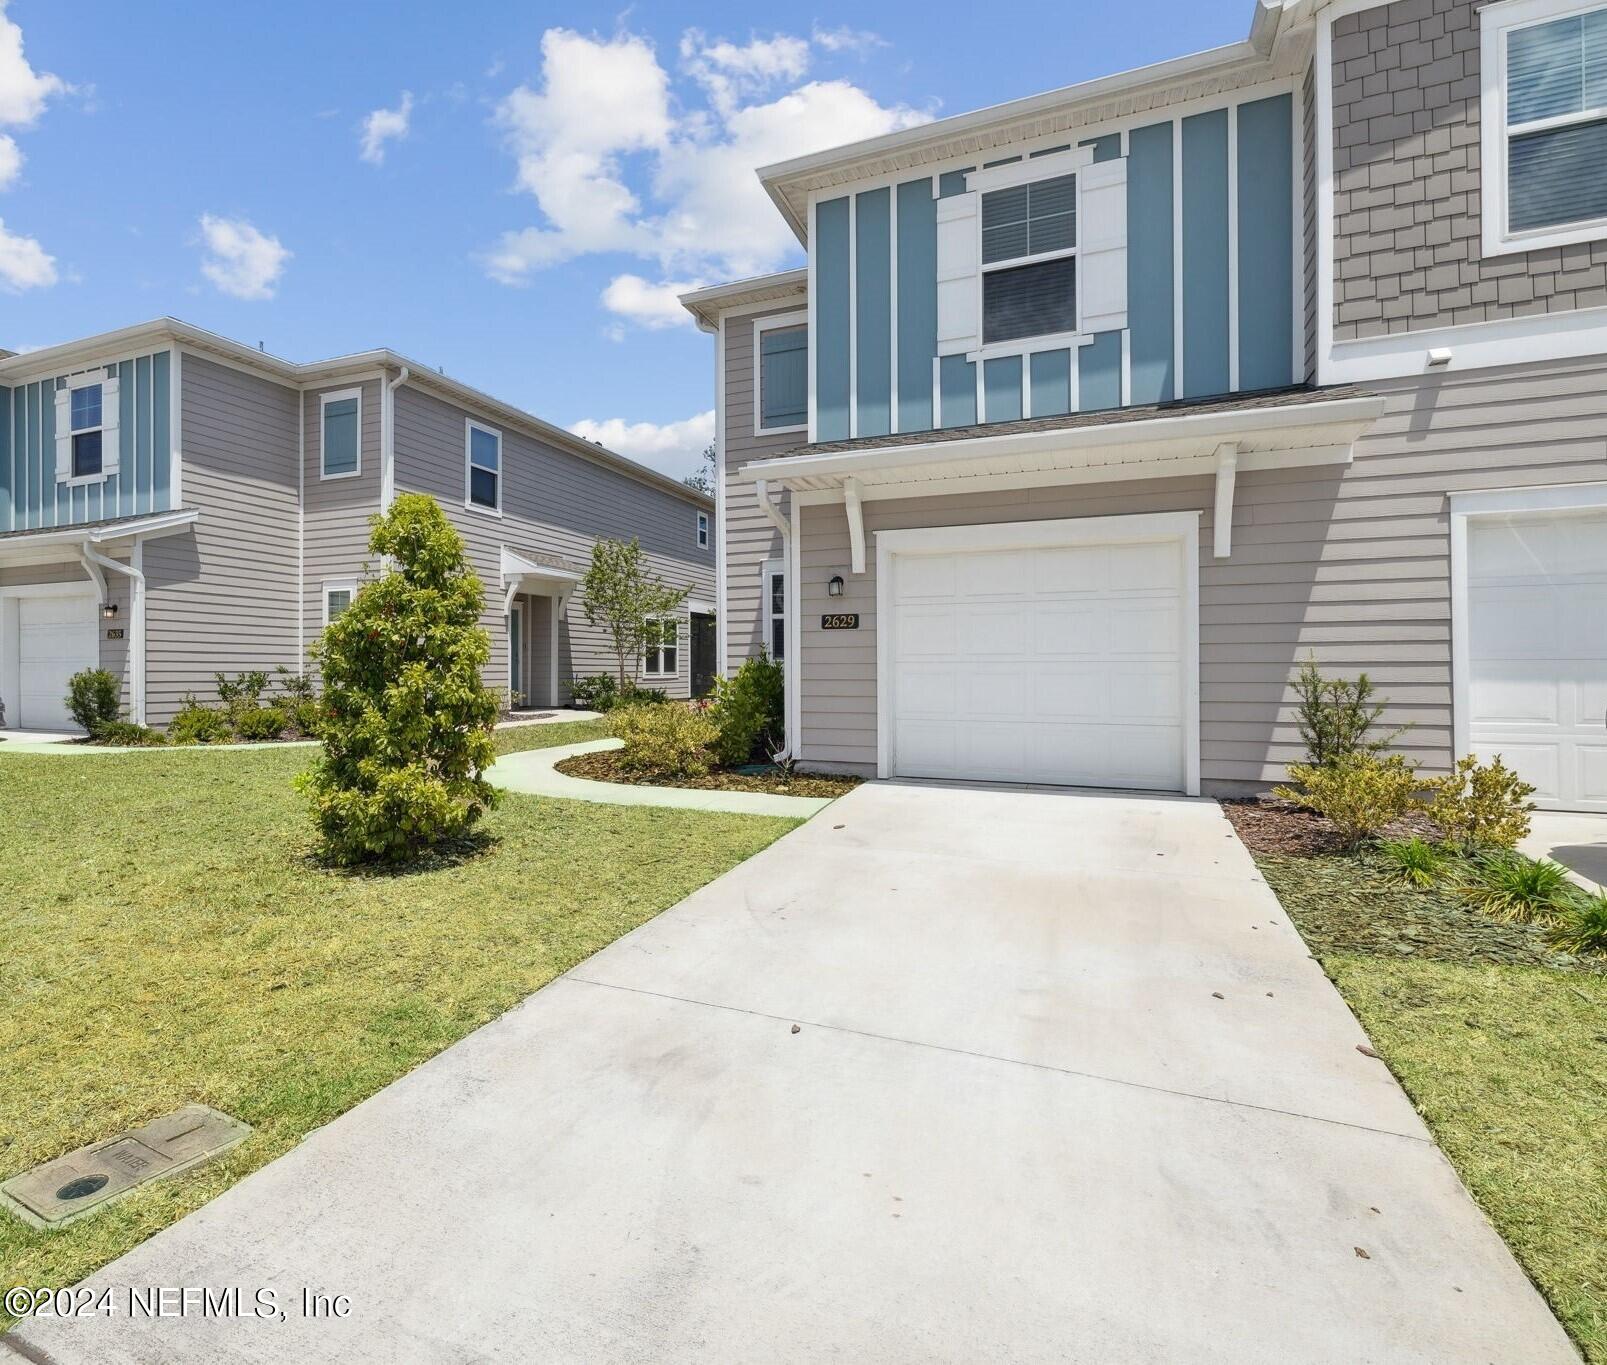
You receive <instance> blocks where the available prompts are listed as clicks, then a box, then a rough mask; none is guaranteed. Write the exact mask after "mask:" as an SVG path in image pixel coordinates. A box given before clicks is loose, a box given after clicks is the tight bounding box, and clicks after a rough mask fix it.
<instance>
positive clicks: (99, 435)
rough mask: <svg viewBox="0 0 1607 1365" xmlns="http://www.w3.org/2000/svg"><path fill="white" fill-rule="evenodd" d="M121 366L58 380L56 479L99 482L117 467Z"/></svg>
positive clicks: (75, 482) (69, 482) (111, 473)
mask: <svg viewBox="0 0 1607 1365" xmlns="http://www.w3.org/2000/svg"><path fill="white" fill-rule="evenodd" d="M118 385H119V379H118V367H117V366H116V365H108V366H106V367H105V368H104V369H98V370H90V371H88V372H86V373H84V374H78V375H72V376H69V377H67V378H64V379H58V380H56V381H55V410H54V413H53V414H52V415H53V416H54V418H55V423H56V432H55V444H56V482H57V483H65V484H69V485H85V484H96V483H100V482H102V481H104V480H105V479H109V478H110V477H111V476H112V475H114V474H116V473H117V471H118V460H117V455H118V450H117V444H118V441H117V438H118V425H119V421H118V419H119V405H120V404H121V402H122V399H121V397H120V396H119V391H118Z"/></svg>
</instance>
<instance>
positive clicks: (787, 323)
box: [753, 313, 809, 432]
mask: <svg viewBox="0 0 1607 1365" xmlns="http://www.w3.org/2000/svg"><path fill="white" fill-rule="evenodd" d="M808 323H809V315H808V314H807V313H784V314H782V315H780V316H779V317H770V318H760V319H759V320H758V321H757V322H755V323H754V324H753V372H754V376H755V380H756V382H755V384H754V390H753V428H754V430H755V431H758V432H773V431H806V430H808V427H809V325H808Z"/></svg>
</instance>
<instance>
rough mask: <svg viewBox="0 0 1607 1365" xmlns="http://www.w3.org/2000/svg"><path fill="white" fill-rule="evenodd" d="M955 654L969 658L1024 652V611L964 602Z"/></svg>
mask: <svg viewBox="0 0 1607 1365" xmlns="http://www.w3.org/2000/svg"><path fill="white" fill-rule="evenodd" d="M958 652H959V653H960V654H961V655H962V656H963V657H965V658H969V659H975V658H988V657H992V656H997V655H1000V654H1025V653H1027V652H1028V635H1027V612H1026V609H1025V608H1023V607H1021V606H1019V605H1016V604H1011V605H1005V604H1002V603H994V602H968V603H967V604H966V605H965V606H964V607H962V608H961V609H960V629H959V640H958Z"/></svg>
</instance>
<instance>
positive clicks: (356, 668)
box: [298, 493, 500, 864]
mask: <svg viewBox="0 0 1607 1365" xmlns="http://www.w3.org/2000/svg"><path fill="white" fill-rule="evenodd" d="M373 527H374V530H373V535H372V537H371V538H370V540H369V549H370V550H371V551H372V552H373V553H374V554H375V555H384V556H387V557H388V559H389V562H390V566H391V567H390V568H389V569H388V571H387V572H386V573H385V574H383V575H382V576H381V577H379V578H377V579H373V580H371V581H369V582H367V583H365V584H364V585H363V587H362V590H361V591H360V592H359V593H358V594H357V597H356V599H355V600H354V601H353V602H352V604H351V606H350V607H348V608H347V609H346V610H345V611H344V612H342V613H341V614H340V615H339V616H338V617H336V618H335V620H333V621H332V622H330V624H329V625H328V627H326V628H325V630H324V633H323V637H322V638H321V639H320V641H319V642H318V644H317V645H315V646H314V647H313V652H314V655H315V657H316V658H317V659H318V660H319V663H320V666H321V670H322V673H323V683H324V707H323V715H322V720H321V727H320V738H321V739H322V740H323V742H324V747H323V752H322V756H321V757H320V758H319V759H318V760H317V761H316V763H315V764H314V765H313V768H312V770H311V771H310V772H308V773H307V774H306V775H305V776H304V777H302V778H300V779H298V785H299V787H300V788H301V790H302V791H303V792H305V793H306V794H307V795H308V796H309V797H310V798H311V800H312V805H313V816H314V818H315V819H316V821H317V823H318V828H319V832H320V833H321V834H322V836H323V842H324V848H325V851H326V852H327V854H328V855H329V856H330V857H331V858H332V859H333V860H334V861H336V862H340V863H348V864H350V863H362V862H403V861H406V860H408V859H410V858H413V857H416V856H417V855H418V854H419V853H421V852H422V851H424V850H425V849H427V848H429V847H431V846H432V845H435V844H439V843H441V842H442V841H444V840H447V839H451V838H454V837H457V836H460V835H462V834H463V833H464V832H466V831H467V830H468V829H469V828H470V826H472V825H473V824H474V823H475V822H476V821H478V820H479V819H480V817H481V816H482V815H484V814H485V812H486V811H487V810H488V809H489V808H490V806H491V805H492V803H493V801H494V799H495V792H494V790H493V789H492V787H491V784H490V783H489V782H487V781H486V779H485V770H486V769H487V768H488V767H490V766H491V762H492V759H493V757H494V751H493V749H492V745H491V732H492V727H493V726H494V725H495V724H496V719H497V715H498V713H499V710H500V708H499V707H498V704H497V696H496V694H495V693H494V692H492V691H491V689H490V688H488V687H485V686H483V685H482V684H481V681H480V670H481V668H482V667H484V665H485V663H486V661H487V660H488V659H489V658H490V657H491V640H490V637H489V636H487V634H486V632H485V631H484V630H483V629H482V628H481V626H480V624H479V622H480V611H481V608H482V606H483V605H484V596H483V593H482V591H481V587H480V580H479V577H478V576H477V575H476V574H475V572H474V570H473V569H472V568H470V566H469V563H468V560H467V559H466V558H465V556H464V551H463V540H462V538H461V537H460V536H459V535H458V533H457V532H456V531H455V530H454V529H453V528H452V525H451V523H450V522H448V521H447V519H446V516H445V514H444V513H443V512H442V511H441V509H440V507H439V506H437V504H436V502H435V499H433V498H431V497H428V496H426V495H424V494H422V493H405V494H403V495H401V496H400V497H398V498H397V499H396V501H395V502H394V503H393V504H392V505H391V509H390V511H389V512H387V513H386V514H385V515H384V516H379V517H375V518H374V519H373Z"/></svg>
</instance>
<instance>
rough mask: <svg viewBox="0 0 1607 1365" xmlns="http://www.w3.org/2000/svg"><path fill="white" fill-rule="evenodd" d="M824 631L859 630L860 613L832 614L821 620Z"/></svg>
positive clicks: (842, 612)
mask: <svg viewBox="0 0 1607 1365" xmlns="http://www.w3.org/2000/svg"><path fill="white" fill-rule="evenodd" d="M820 628H821V629H822V630H858V629H859V613H858V612H857V611H838V612H831V613H829V614H828V615H825V616H822V617H821V618H820Z"/></svg>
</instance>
